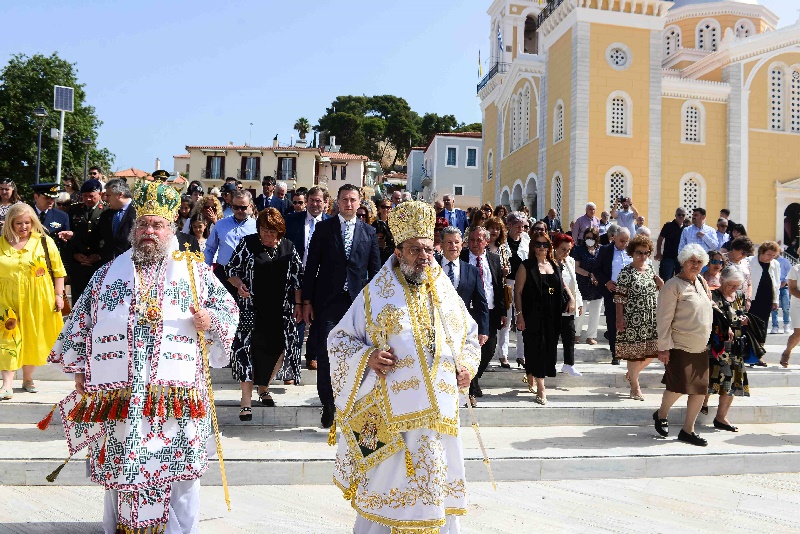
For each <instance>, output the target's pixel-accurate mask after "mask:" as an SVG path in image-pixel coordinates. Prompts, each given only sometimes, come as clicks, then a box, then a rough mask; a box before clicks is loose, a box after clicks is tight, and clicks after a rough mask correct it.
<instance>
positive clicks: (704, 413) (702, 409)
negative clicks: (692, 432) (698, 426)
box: [700, 406, 716, 421]
mask: <svg viewBox="0 0 800 534" xmlns="http://www.w3.org/2000/svg"><path fill="white" fill-rule="evenodd" d="M700 413H701V414H703V415H708V406H703V407H702V408H700ZM714 420H715V421H716V419H714Z"/></svg>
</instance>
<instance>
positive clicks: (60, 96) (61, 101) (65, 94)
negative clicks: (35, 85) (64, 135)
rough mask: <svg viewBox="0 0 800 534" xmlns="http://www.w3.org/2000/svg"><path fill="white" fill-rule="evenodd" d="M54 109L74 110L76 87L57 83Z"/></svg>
mask: <svg viewBox="0 0 800 534" xmlns="http://www.w3.org/2000/svg"><path fill="white" fill-rule="evenodd" d="M54 89H55V91H54V95H53V109H54V110H56V111H68V112H70V113H72V112H73V111H74V100H75V89H73V88H72V87H65V86H63V85H56V86H55V87H54Z"/></svg>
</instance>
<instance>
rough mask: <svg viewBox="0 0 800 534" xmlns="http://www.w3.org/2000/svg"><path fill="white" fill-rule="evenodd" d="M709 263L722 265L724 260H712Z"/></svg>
mask: <svg viewBox="0 0 800 534" xmlns="http://www.w3.org/2000/svg"><path fill="white" fill-rule="evenodd" d="M708 263H710V264H711V265H721V264H722V260H711V261H709V262H708Z"/></svg>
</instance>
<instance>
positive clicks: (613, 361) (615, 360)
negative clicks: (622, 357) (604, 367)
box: [611, 358, 619, 365]
mask: <svg viewBox="0 0 800 534" xmlns="http://www.w3.org/2000/svg"><path fill="white" fill-rule="evenodd" d="M611 365H619V360H618V359H617V358H611Z"/></svg>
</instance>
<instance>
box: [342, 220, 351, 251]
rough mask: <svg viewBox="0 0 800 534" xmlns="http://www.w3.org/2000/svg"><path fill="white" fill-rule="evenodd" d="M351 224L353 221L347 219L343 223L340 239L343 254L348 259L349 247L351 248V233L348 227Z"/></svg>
mask: <svg viewBox="0 0 800 534" xmlns="http://www.w3.org/2000/svg"><path fill="white" fill-rule="evenodd" d="M352 225H353V221H347V222H345V223H344V228H342V239H344V255H345V257H347V259H350V249H351V248H353V233H352V232H350V228H351V227H352Z"/></svg>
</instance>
